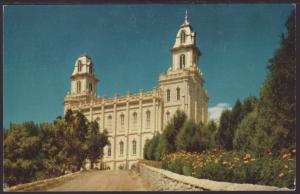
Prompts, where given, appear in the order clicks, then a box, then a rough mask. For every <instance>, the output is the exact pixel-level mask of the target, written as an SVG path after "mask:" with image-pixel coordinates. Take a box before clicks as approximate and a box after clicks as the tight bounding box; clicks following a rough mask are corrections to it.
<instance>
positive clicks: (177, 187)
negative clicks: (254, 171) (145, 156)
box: [139, 163, 290, 191]
mask: <svg viewBox="0 0 300 194" xmlns="http://www.w3.org/2000/svg"><path fill="white" fill-rule="evenodd" d="M139 171H140V173H141V176H142V177H143V179H145V181H147V182H148V184H149V185H151V189H152V190H154V191H290V190H289V189H287V188H278V187H273V186H264V185H253V184H238V183H228V182H218V181H211V180H207V179H197V178H194V177H191V176H184V175H180V174H176V173H173V172H170V171H167V170H163V169H158V168H154V167H151V166H147V165H145V164H141V163H139Z"/></svg>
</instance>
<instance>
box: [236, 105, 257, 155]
mask: <svg viewBox="0 0 300 194" xmlns="http://www.w3.org/2000/svg"><path fill="white" fill-rule="evenodd" d="M256 125H257V113H256V111H253V112H251V113H249V114H248V115H247V116H246V117H245V118H244V119H243V120H242V122H241V123H240V125H239V126H238V128H237V130H236V132H235V136H234V140H233V147H234V149H235V150H243V151H250V150H252V151H254V148H255V147H256V145H255V144H254V143H255V142H254V141H253V134H254V133H255V130H256Z"/></svg>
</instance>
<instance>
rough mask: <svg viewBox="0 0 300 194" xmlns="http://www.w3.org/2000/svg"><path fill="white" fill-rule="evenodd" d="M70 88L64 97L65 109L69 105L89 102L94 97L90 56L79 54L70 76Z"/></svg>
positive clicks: (92, 68)
mask: <svg viewBox="0 0 300 194" xmlns="http://www.w3.org/2000/svg"><path fill="white" fill-rule="evenodd" d="M70 79H71V89H70V91H69V92H68V94H67V96H66V97H65V100H64V103H65V111H66V109H67V108H71V106H73V105H76V106H78V105H79V104H80V103H81V102H90V101H91V100H92V99H95V98H96V94H97V91H96V88H97V82H98V81H99V80H97V78H96V75H95V70H94V65H93V62H92V60H91V58H90V57H89V56H87V55H85V54H83V55H81V56H80V57H79V58H78V59H77V60H76V62H75V64H74V70H73V73H72V75H71V77H70Z"/></svg>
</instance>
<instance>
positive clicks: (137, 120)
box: [64, 15, 208, 169]
mask: <svg viewBox="0 0 300 194" xmlns="http://www.w3.org/2000/svg"><path fill="white" fill-rule="evenodd" d="M171 54H172V65H171V67H170V68H169V69H168V70H167V71H166V73H164V74H161V75H160V76H159V86H158V87H157V88H155V89H153V90H151V91H148V92H144V91H143V90H141V91H140V92H139V93H138V94H131V93H127V94H126V95H125V96H114V97H113V98H106V97H101V96H97V83H98V79H97V77H96V75H95V69H94V68H95V65H94V64H93V62H92V59H91V58H90V57H89V56H87V55H82V56H80V57H79V58H78V59H77V60H76V62H75V65H74V70H73V73H72V75H71V77H70V78H71V90H70V91H69V92H68V93H67V95H66V96H65V98H64V111H65V112H66V110H67V109H72V110H73V111H76V110H79V111H81V112H82V113H83V114H84V115H85V116H86V117H87V118H88V120H90V121H91V120H96V121H97V122H98V123H99V126H100V131H103V130H104V129H106V130H107V131H108V133H109V145H107V146H106V147H105V148H104V157H103V159H102V160H101V161H99V163H98V164H97V165H100V163H101V164H104V166H105V167H108V168H110V169H119V168H131V166H132V165H133V164H135V163H136V162H137V161H138V160H139V159H142V158H143V147H144V145H145V143H146V141H147V140H150V139H151V138H152V137H153V135H154V134H155V133H157V132H159V133H161V132H162V131H163V129H164V127H165V126H166V124H167V123H168V121H169V120H170V118H171V117H172V116H173V114H174V113H175V112H176V111H177V110H178V109H179V110H183V111H184V112H185V113H186V115H187V116H188V118H190V119H192V120H194V121H195V122H202V123H207V119H208V94H207V92H206V90H205V89H204V75H203V73H202V72H201V70H200V68H199V65H198V64H199V60H200V57H201V52H200V50H199V48H198V47H197V46H196V32H193V28H192V26H191V25H190V23H189V20H188V17H187V15H186V16H185V18H184V22H183V24H182V25H180V27H179V30H178V32H177V34H176V37H175V43H174V45H173V47H172V49H171Z"/></svg>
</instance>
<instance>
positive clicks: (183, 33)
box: [180, 30, 185, 43]
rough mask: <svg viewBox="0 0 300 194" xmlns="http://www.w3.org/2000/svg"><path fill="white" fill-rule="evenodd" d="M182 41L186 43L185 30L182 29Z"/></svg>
mask: <svg viewBox="0 0 300 194" xmlns="http://www.w3.org/2000/svg"><path fill="white" fill-rule="evenodd" d="M180 43H185V31H184V30H182V31H181V33H180Z"/></svg>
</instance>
